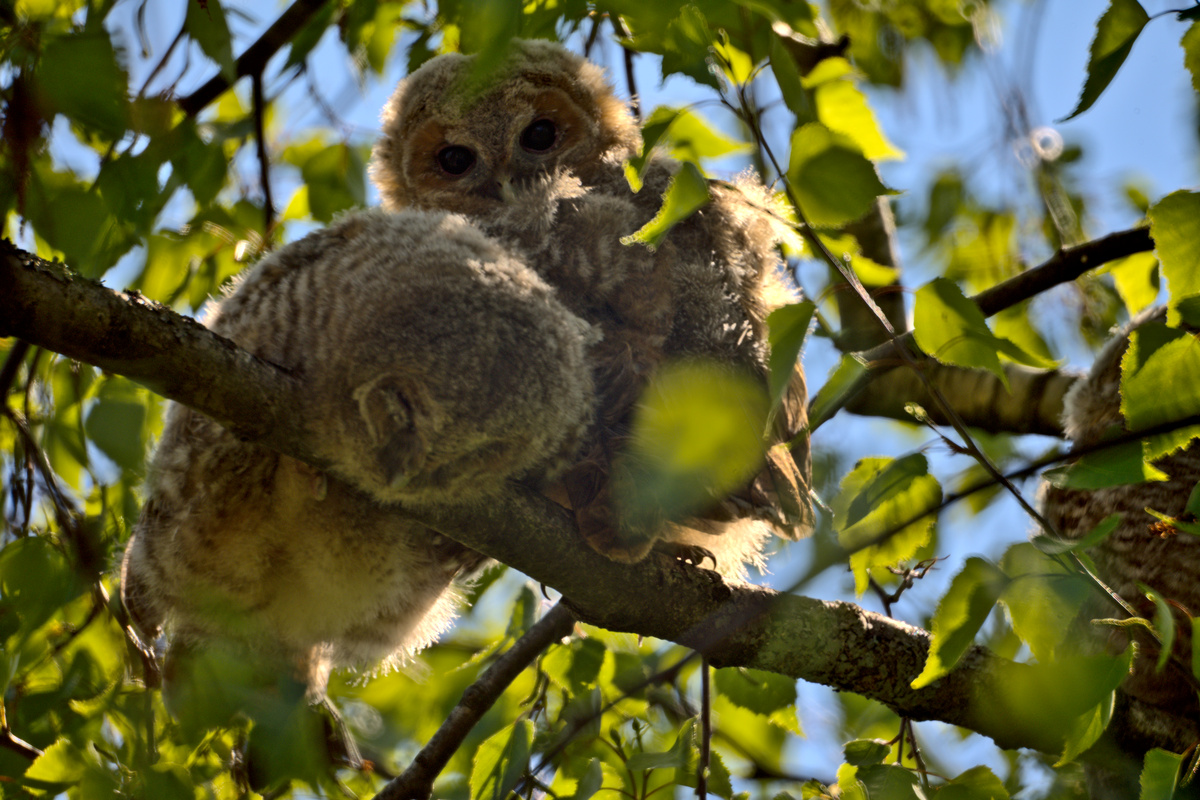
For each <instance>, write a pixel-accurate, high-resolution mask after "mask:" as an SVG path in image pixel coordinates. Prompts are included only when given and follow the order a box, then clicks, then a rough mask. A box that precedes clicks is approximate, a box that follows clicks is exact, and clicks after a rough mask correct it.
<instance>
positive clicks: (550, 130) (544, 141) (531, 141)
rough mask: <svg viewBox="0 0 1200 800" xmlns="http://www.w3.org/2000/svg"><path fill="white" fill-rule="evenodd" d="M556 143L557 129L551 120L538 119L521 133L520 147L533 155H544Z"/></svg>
mask: <svg viewBox="0 0 1200 800" xmlns="http://www.w3.org/2000/svg"><path fill="white" fill-rule="evenodd" d="M557 141H558V128H557V127H556V126H555V125H554V123H553V122H552V121H551V120H548V119H538V120H534V121H533V122H531V123H529V127H527V128H526V129H525V130H523V131H521V147H524V148H525V149H526V150H529V151H530V152H533V153H544V152H546V151H547V150H549V149H550V148H552V147H554V145H555V143H556V142H557Z"/></svg>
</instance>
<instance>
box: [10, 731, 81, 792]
mask: <svg viewBox="0 0 1200 800" xmlns="http://www.w3.org/2000/svg"><path fill="white" fill-rule="evenodd" d="M94 766H95V756H91V757H89V756H88V755H87V754H86V753H84V751H82V750H81V749H80V748H78V747H76V746H75V745H74V744H72V743H71V742H69V741H67V740H65V739H60V740H58V741H57V742H55V743H54V744H52V745H50V746H49V747H47V748H46V750H45V752H44V753H42V755H40V756H38V758H37V760H36V761H34V762H33V763H32V764H30V765H29V769H28V770H26V772H25V777H26V778H28V779H30V780H33V781H43V782H45V783H48V784H55V785H58V786H61V787H66V786H69V785H71V784H73V783H78V782H79V781H81V780H82V779H83V776H84V774H85V773H87V771H88V770H89V769H91V768H94Z"/></svg>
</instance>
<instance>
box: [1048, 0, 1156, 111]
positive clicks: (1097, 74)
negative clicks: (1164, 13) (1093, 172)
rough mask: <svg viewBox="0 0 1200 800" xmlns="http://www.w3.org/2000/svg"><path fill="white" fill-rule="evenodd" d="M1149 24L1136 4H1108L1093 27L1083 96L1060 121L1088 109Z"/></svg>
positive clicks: (1131, 0)
mask: <svg viewBox="0 0 1200 800" xmlns="http://www.w3.org/2000/svg"><path fill="white" fill-rule="evenodd" d="M1149 21H1150V16H1149V15H1148V14H1147V13H1146V10H1145V9H1144V8H1142V5H1141V3H1139V2H1137V0H1112V2H1111V3H1110V4H1109V6H1108V10H1107V11H1105V12H1104V14H1103V15H1101V17H1100V20H1099V21H1098V22H1097V23H1096V36H1095V38H1093V39H1092V46H1091V48H1090V50H1089V51H1088V52H1089V55H1088V66H1087V80H1086V81H1085V82H1084V84H1083V93H1082V94H1080V96H1079V102H1078V103H1076V105H1075V110H1074V111H1072V112H1071V113H1070V114H1068V115H1067V116H1066V117H1064V118H1063V120H1062V121H1065V120H1068V119H1071V117H1074V116H1077V115H1079V114H1082V113H1083V112H1084V111H1087V110H1088V109H1089V108H1091V107H1092V103H1095V102H1096V98H1098V97H1099V96H1100V94H1101V92H1103V91H1104V90H1105V89H1106V88H1108V84H1109V83H1111V82H1112V79H1113V78H1114V77H1115V76H1116V74H1117V70H1119V69H1120V68H1121V65H1122V64H1124V63H1125V58H1126V57H1127V56H1128V55H1129V51H1130V50H1131V49H1132V48H1133V43H1134V41H1136V40H1137V37H1138V34H1140V33H1141V32H1142V28H1144V27H1145V25H1146V23H1147V22H1149Z"/></svg>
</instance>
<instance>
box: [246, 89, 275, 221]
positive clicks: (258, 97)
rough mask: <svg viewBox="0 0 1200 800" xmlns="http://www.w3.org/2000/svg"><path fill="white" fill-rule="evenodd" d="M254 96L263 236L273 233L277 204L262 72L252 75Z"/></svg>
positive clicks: (255, 138) (255, 137) (255, 136)
mask: <svg viewBox="0 0 1200 800" xmlns="http://www.w3.org/2000/svg"><path fill="white" fill-rule="evenodd" d="M251 81H252V83H251V86H252V87H253V88H252V94H253V98H254V103H253V105H254V141H255V148H256V149H257V151H258V178H259V182H260V183H262V191H263V237H264V238H267V237H270V235H271V224H272V223H273V222H274V221H275V206H274V204H272V202H271V162H270V160H269V159H268V158H267V133H266V125H265V124H264V123H263V120H264V119H265V118H266V116H267V104H266V101H265V100H263V85H262V84H263V82H262V73H261V72H256V73H254V75H253V76H251Z"/></svg>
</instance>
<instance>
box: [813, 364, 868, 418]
mask: <svg viewBox="0 0 1200 800" xmlns="http://www.w3.org/2000/svg"><path fill="white" fill-rule="evenodd" d="M869 372H870V368H869V367H868V366H867V362H866V361H864V360H863V359H862V358H861V357H860V356H858V355H857V354H855V353H847V354H845V355H843V356H842V359H841V361H839V362H838V365H837V367H836V368H835V369H834V371H833V374H831V375H830V376H829V378H828V379H826V381H825V383H824V384H822V385H821V388H820V389H818V390H817V396H816V397H814V398H813V401H812V405H811V407H810V408H809V412H808V425H809V427H810V428H811V429H813V430H816V429H817V428H818V427H820V426H821V425H822V424H823V423H824V422H826V421H827V420H828V419H829V418H830V416H831V415H832V414H834V413H836V411H837V409H839V408H841V407H842V405H844V404H845V402H846V397H847V395H848V394H849V393H850V392H852V391H855V390H856V389H858V388H859V385H860V383H861V382H862V380H863V379H864V378H865V377H866V376H867V374H868V373H869Z"/></svg>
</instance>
